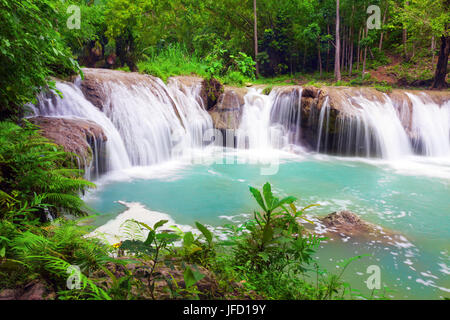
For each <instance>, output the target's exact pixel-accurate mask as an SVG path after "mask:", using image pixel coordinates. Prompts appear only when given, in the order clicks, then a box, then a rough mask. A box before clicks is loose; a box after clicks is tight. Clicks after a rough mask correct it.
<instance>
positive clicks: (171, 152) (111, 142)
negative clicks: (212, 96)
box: [35, 77, 212, 171]
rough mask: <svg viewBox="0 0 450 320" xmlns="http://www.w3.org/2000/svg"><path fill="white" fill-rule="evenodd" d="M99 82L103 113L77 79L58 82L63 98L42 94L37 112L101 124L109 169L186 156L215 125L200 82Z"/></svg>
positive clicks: (38, 113) (198, 145) (144, 164)
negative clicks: (205, 103)
mask: <svg viewBox="0 0 450 320" xmlns="http://www.w3.org/2000/svg"><path fill="white" fill-rule="evenodd" d="M100 85H101V86H102V90H103V92H104V93H105V97H106V100H105V101H102V111H100V109H99V108H97V107H96V106H94V105H93V104H92V103H91V102H89V101H88V100H87V99H86V97H85V96H84V95H83V92H82V90H81V89H80V80H77V81H76V83H75V84H72V83H62V82H59V83H57V85H56V87H57V89H58V90H59V91H60V92H61V93H62V94H63V97H64V98H60V97H57V96H56V95H52V96H51V97H48V96H45V95H40V97H39V99H38V100H39V104H38V106H37V107H36V108H35V114H36V115H38V116H50V117H76V118H81V119H88V120H91V121H94V122H96V123H97V124H98V125H100V126H101V127H103V129H104V131H105V134H106V136H107V138H108V140H107V145H106V149H107V155H106V157H107V159H108V161H107V168H106V171H112V170H121V169H126V168H129V167H132V166H149V165H152V164H156V163H160V162H163V161H167V160H170V159H172V158H174V157H178V156H182V155H183V154H184V153H185V152H186V151H187V150H188V149H190V148H198V147H202V146H203V142H202V137H203V132H204V131H205V130H207V129H210V128H212V120H211V118H210V116H209V115H208V113H207V112H206V111H205V109H204V107H203V106H202V105H201V102H200V101H201V100H200V99H198V97H199V93H200V89H201V88H200V84H198V85H194V86H191V87H189V86H185V85H183V84H181V83H179V82H178V81H177V80H176V79H173V80H171V81H170V83H169V85H168V86H166V85H165V84H164V83H163V82H162V81H161V80H160V79H157V78H150V77H146V78H145V81H139V80H136V81H134V82H133V83H122V82H119V81H102V82H101V83H100ZM94 158H95V157H94ZM94 161H98V159H94Z"/></svg>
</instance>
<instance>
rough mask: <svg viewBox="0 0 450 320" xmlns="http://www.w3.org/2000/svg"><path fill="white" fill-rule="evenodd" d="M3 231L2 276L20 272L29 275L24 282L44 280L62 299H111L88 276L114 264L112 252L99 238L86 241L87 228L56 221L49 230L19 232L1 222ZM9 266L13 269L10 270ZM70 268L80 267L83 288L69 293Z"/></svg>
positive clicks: (0, 271)
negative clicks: (3, 254)
mask: <svg viewBox="0 0 450 320" xmlns="http://www.w3.org/2000/svg"><path fill="white" fill-rule="evenodd" d="M0 231H1V232H2V234H3V235H5V236H2V240H3V241H2V242H3V244H4V245H5V244H6V246H4V248H5V252H6V254H5V257H4V258H5V261H3V263H2V264H0V274H4V273H5V272H6V273H7V274H10V273H11V272H12V273H13V274H14V270H18V271H20V272H21V273H23V276H24V275H27V276H26V277H25V278H24V279H23V280H22V281H26V280H27V279H31V278H33V277H35V278H36V277H38V278H43V279H44V280H46V281H49V282H51V283H53V284H54V287H55V288H57V290H58V295H59V298H60V299H65V298H68V297H70V298H72V299H73V298H77V299H101V300H104V299H110V297H109V295H108V294H107V293H106V292H105V291H104V290H103V289H101V288H99V287H98V286H97V284H95V283H94V282H93V281H92V280H91V279H89V277H88V275H89V274H91V273H92V272H93V271H95V270H97V269H99V268H101V267H103V266H104V265H105V264H106V263H107V262H110V261H112V258H110V257H109V253H110V252H111V250H110V248H109V247H108V246H105V245H104V244H102V243H100V242H99V241H98V240H97V239H86V238H84V236H85V235H86V229H85V228H83V227H81V226H80V225H79V224H78V222H76V221H65V220H55V221H54V222H52V223H51V224H50V225H48V226H46V227H33V228H30V229H29V230H28V231H25V232H20V231H19V230H17V229H16V228H15V226H14V225H13V224H11V223H9V222H7V221H0ZM5 239H6V241H5ZM8 265H11V266H14V267H13V268H12V269H10V270H8V268H9V267H8ZM71 266H78V267H79V268H80V271H81V273H80V274H79V279H80V289H75V290H71V291H67V278H68V276H69V274H68V270H70V267H71ZM11 270H13V271H11ZM16 285H17V283H16Z"/></svg>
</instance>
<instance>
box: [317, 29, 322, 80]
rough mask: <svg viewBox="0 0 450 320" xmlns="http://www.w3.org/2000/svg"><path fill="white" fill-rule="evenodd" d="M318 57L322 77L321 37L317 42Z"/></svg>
mask: <svg viewBox="0 0 450 320" xmlns="http://www.w3.org/2000/svg"><path fill="white" fill-rule="evenodd" d="M317 58H318V59H319V72H320V77H322V55H321V54H320V38H319V40H318V43H317Z"/></svg>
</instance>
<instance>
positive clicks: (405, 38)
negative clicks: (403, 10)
mask: <svg viewBox="0 0 450 320" xmlns="http://www.w3.org/2000/svg"><path fill="white" fill-rule="evenodd" d="M406 5H407V6H409V1H406ZM402 40H403V53H404V55H405V58H407V57H408V50H407V48H406V41H407V40H408V31H407V30H406V28H404V29H403V39H402Z"/></svg>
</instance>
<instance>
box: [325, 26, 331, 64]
mask: <svg viewBox="0 0 450 320" xmlns="http://www.w3.org/2000/svg"><path fill="white" fill-rule="evenodd" d="M327 34H330V25H329V24H327ZM329 61H330V40H328V45H327V64H326V67H325V72H326V73H328V70H329V69H328V65H329Z"/></svg>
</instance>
